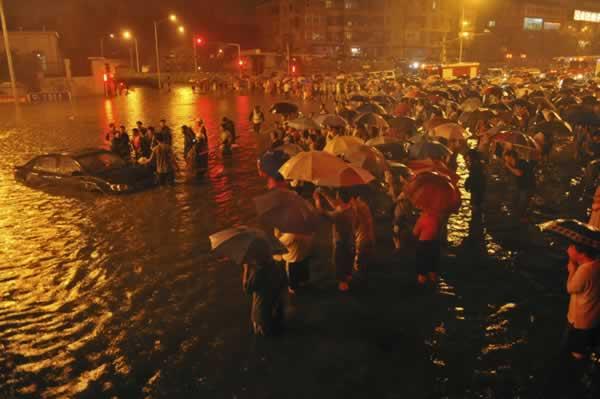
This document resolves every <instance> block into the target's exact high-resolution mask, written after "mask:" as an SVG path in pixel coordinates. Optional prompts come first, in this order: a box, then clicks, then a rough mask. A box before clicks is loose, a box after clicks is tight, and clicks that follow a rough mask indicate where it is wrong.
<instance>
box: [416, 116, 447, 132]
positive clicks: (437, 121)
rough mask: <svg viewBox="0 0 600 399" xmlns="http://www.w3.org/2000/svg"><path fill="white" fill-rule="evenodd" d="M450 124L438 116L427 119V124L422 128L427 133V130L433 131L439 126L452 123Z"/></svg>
mask: <svg viewBox="0 0 600 399" xmlns="http://www.w3.org/2000/svg"><path fill="white" fill-rule="evenodd" d="M452 122H453V121H451V120H450V119H446V118H442V117H440V116H434V117H433V118H431V119H429V120H428V121H427V122H425V123H423V127H424V128H425V130H427V131H429V130H432V129H435V128H436V127H438V126H439V125H444V124H446V123H452Z"/></svg>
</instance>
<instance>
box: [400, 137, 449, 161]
mask: <svg viewBox="0 0 600 399" xmlns="http://www.w3.org/2000/svg"><path fill="white" fill-rule="evenodd" d="M450 154H452V151H450V149H449V148H448V147H446V146H445V145H443V144H442V143H440V142H438V141H429V140H426V139H422V140H419V141H417V142H416V143H413V144H411V145H410V147H408V156H409V158H410V159H427V158H431V159H438V160H441V159H444V158H446V157H447V156H448V155H450Z"/></svg>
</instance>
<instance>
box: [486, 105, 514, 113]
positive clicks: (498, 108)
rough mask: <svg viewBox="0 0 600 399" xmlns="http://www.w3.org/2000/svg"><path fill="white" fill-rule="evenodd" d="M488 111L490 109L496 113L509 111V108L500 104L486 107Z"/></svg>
mask: <svg viewBox="0 0 600 399" xmlns="http://www.w3.org/2000/svg"><path fill="white" fill-rule="evenodd" d="M488 109H491V110H492V111H497V112H506V111H510V107H507V106H506V105H504V104H502V103H500V104H491V105H488Z"/></svg>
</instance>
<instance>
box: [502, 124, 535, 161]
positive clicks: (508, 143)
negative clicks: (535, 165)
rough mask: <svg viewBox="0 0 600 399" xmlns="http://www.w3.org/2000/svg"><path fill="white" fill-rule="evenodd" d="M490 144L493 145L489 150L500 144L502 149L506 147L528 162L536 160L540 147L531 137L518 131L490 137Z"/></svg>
mask: <svg viewBox="0 0 600 399" xmlns="http://www.w3.org/2000/svg"><path fill="white" fill-rule="evenodd" d="M490 142H491V143H492V144H493V145H494V146H491V147H490V149H494V148H495V146H496V145H498V144H500V145H502V147H503V148H504V149H506V148H507V147H511V148H513V149H514V150H515V151H516V152H517V153H518V154H519V156H520V157H522V158H524V159H527V160H530V159H538V158H539V156H540V147H539V145H538V143H537V142H536V141H535V140H534V139H533V138H532V137H531V136H528V135H526V134H524V133H521V132H518V131H510V130H509V131H505V132H500V133H496V134H494V135H492V136H491V137H490Z"/></svg>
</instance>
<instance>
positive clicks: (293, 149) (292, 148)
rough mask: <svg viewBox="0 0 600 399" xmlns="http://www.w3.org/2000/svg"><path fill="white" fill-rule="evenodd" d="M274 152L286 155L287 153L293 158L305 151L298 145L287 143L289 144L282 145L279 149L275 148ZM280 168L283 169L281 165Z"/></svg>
mask: <svg viewBox="0 0 600 399" xmlns="http://www.w3.org/2000/svg"><path fill="white" fill-rule="evenodd" d="M273 151H280V152H284V153H286V154H287V155H288V156H289V158H291V157H293V156H294V155H296V154H298V153H301V152H302V151H304V148H302V147H300V146H299V145H298V144H294V143H287V144H283V145H280V146H279V147H277V148H274V149H273ZM289 158H288V159H289ZM286 161H287V160H286ZM282 165H283V164H282ZM279 167H281V165H279ZM277 169H279V168H277Z"/></svg>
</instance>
